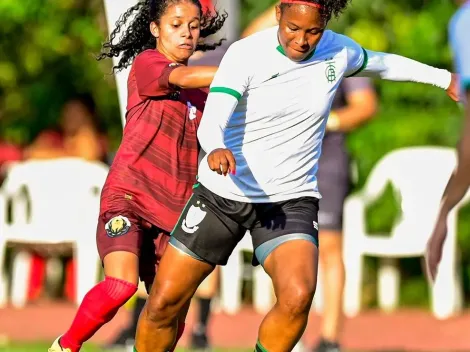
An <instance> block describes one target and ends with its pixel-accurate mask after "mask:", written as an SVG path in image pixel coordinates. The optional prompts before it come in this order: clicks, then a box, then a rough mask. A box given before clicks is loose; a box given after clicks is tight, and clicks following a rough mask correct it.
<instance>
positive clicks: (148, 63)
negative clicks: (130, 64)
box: [134, 50, 180, 98]
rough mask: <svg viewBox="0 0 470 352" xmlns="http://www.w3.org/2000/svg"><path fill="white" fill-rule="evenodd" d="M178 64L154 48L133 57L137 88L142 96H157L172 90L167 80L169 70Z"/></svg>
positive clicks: (173, 88)
mask: <svg viewBox="0 0 470 352" xmlns="http://www.w3.org/2000/svg"><path fill="white" fill-rule="evenodd" d="M178 66H180V65H179V64H177V63H174V62H171V61H169V60H168V59H167V58H165V57H164V56H163V55H162V54H160V53H159V52H157V51H156V50H146V51H144V52H143V53H142V54H140V55H138V56H137V57H136V58H135V62H134V72H135V80H136V84H137V90H138V92H139V95H140V96H141V97H142V98H145V97H159V96H162V95H167V94H169V93H170V92H172V91H174V90H175V89H176V87H174V86H172V85H171V84H170V82H169V81H168V79H169V77H170V73H171V71H173V70H174V69H175V68H177V67H178Z"/></svg>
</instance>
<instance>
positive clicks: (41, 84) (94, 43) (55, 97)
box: [0, 0, 121, 144]
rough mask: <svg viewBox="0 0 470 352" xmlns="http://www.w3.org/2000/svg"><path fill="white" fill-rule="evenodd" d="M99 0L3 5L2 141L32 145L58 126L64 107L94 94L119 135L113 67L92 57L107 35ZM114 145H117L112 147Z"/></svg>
mask: <svg viewBox="0 0 470 352" xmlns="http://www.w3.org/2000/svg"><path fill="white" fill-rule="evenodd" d="M102 16H103V8H102V4H101V1H90V0H86V1H85V0H25V1H15V0H2V1H1V2H0V37H1V38H2V39H1V41H0V131H1V137H2V138H5V139H7V140H10V141H13V142H16V143H21V144H24V143H28V142H29V141H30V140H31V139H32V138H33V137H34V136H35V135H36V134H37V133H38V132H39V131H40V130H42V129H43V128H46V127H49V126H51V125H53V124H55V123H56V122H57V119H58V117H59V111H60V108H61V105H62V104H63V102H64V101H65V100H67V99H68V98H69V97H70V96H71V95H73V94H74V93H75V92H87V91H90V92H91V93H92V94H93V95H94V97H95V99H96V101H97V104H98V109H99V113H100V117H101V118H102V120H103V122H104V124H105V125H106V127H107V129H108V131H109V132H110V133H111V136H112V137H113V138H112V139H114V142H116V141H118V140H119V135H120V133H121V126H120V119H119V110H118V105H117V99H116V90H115V83H114V78H113V76H111V75H109V76H106V74H107V73H109V72H110V70H111V66H110V63H109V62H108V63H98V62H96V61H95V59H94V55H95V54H96V53H98V52H99V50H100V44H101V42H102V41H103V40H104V38H105V35H106V27H105V26H104V25H102V24H104V23H105V22H104V20H103V19H102ZM114 144H115V143H114Z"/></svg>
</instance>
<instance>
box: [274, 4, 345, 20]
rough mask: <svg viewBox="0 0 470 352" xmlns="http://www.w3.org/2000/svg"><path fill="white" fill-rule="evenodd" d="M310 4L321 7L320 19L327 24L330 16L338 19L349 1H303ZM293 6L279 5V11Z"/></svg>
mask: <svg viewBox="0 0 470 352" xmlns="http://www.w3.org/2000/svg"><path fill="white" fill-rule="evenodd" d="M304 1H306V2H311V3H312V4H318V5H320V6H321V7H322V9H321V10H320V12H321V14H322V17H323V18H324V19H325V20H326V21H327V22H328V21H329V20H330V19H331V17H332V16H335V17H338V16H339V15H340V14H341V13H342V12H343V11H344V10H345V9H346V7H348V4H349V2H350V1H351V0H304ZM292 5H294V4H283V3H281V4H280V7H281V11H282V10H284V9H285V8H287V7H291V6H292Z"/></svg>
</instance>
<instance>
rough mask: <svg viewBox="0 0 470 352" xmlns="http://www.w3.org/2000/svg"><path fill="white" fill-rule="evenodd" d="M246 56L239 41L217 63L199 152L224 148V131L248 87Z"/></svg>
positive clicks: (200, 130)
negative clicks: (218, 63)
mask: <svg viewBox="0 0 470 352" xmlns="http://www.w3.org/2000/svg"><path fill="white" fill-rule="evenodd" d="M247 61H248V60H247V59H246V53H244V52H243V50H242V47H241V45H240V43H239V42H235V43H234V44H232V45H231V46H230V47H229V49H228V50H227V52H226V53H225V55H224V57H223V59H222V61H221V62H220V66H219V69H218V70H217V73H216V74H215V77H214V80H213V81H212V84H211V87H210V91H209V96H208V97H207V101H206V105H205V108H204V113H203V115H202V120H201V124H200V125H199V129H198V133H197V135H198V139H199V143H200V144H201V147H202V149H203V150H204V151H205V152H206V153H210V152H211V151H213V150H214V149H218V148H226V146H225V143H224V130H225V127H226V126H227V123H228V121H229V119H230V117H231V116H232V114H233V112H234V110H235V108H236V106H237V103H238V100H240V98H241V97H242V96H243V94H244V93H245V91H246V89H247V88H248V85H249V82H250V78H251V74H250V71H249V70H250V67H251V66H250V64H249V62H247Z"/></svg>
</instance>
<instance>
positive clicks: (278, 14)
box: [276, 5, 281, 23]
mask: <svg viewBox="0 0 470 352" xmlns="http://www.w3.org/2000/svg"><path fill="white" fill-rule="evenodd" d="M276 20H277V23H279V21H280V20H281V6H280V5H276Z"/></svg>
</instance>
